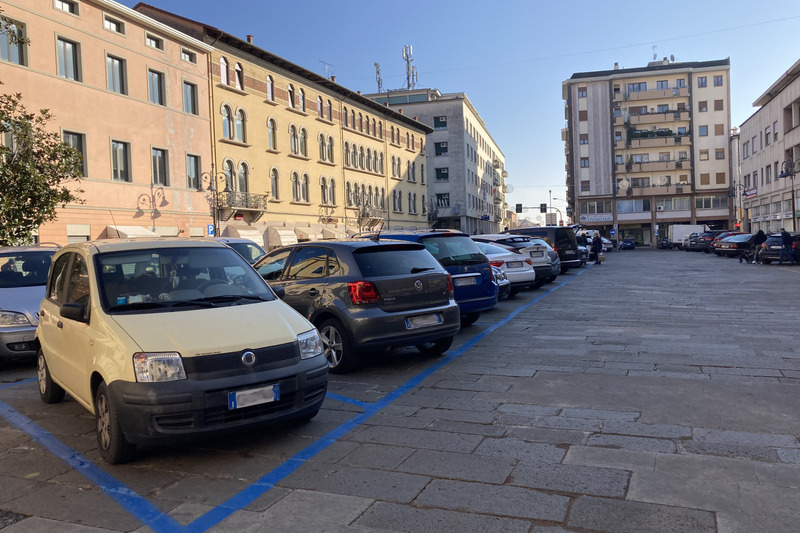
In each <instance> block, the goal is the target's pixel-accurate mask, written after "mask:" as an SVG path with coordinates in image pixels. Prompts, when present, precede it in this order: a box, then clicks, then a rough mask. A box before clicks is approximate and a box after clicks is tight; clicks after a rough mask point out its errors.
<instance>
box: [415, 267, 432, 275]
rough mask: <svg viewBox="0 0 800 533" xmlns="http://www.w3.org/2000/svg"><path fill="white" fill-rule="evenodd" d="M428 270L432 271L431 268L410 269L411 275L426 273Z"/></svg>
mask: <svg viewBox="0 0 800 533" xmlns="http://www.w3.org/2000/svg"><path fill="white" fill-rule="evenodd" d="M428 270H433V267H414V268H412V269H411V273H412V274H417V273H418V272H427V271H428Z"/></svg>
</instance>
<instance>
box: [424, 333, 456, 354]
mask: <svg viewBox="0 0 800 533" xmlns="http://www.w3.org/2000/svg"><path fill="white" fill-rule="evenodd" d="M452 345H453V337H442V338H441V339H438V340H436V341H434V342H425V343H423V344H417V350H419V353H421V354H422V355H426V356H431V357H436V356H439V355H442V354H443V353H444V352H446V351H447V350H449V349H450V346H452Z"/></svg>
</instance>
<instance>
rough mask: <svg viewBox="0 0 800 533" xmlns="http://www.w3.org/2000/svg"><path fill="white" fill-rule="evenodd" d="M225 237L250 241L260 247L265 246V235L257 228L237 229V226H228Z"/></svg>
mask: <svg viewBox="0 0 800 533" xmlns="http://www.w3.org/2000/svg"><path fill="white" fill-rule="evenodd" d="M222 236H223V237H234V238H237V239H250V240H251V241H253V242H254V243H256V244H257V245H259V246H264V233H263V231H262V230H259V229H255V228H237V227H236V226H226V227H225V230H224V231H223V232H222Z"/></svg>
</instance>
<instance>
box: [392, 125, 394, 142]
mask: <svg viewBox="0 0 800 533" xmlns="http://www.w3.org/2000/svg"><path fill="white" fill-rule="evenodd" d="M392 142H394V126H392Z"/></svg>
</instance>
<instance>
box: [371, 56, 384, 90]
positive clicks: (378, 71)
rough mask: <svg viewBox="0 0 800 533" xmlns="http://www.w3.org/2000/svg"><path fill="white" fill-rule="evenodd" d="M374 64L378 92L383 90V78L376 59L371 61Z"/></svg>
mask: <svg viewBox="0 0 800 533" xmlns="http://www.w3.org/2000/svg"><path fill="white" fill-rule="evenodd" d="M373 64H374V65H375V81H377V82H378V92H379V93H382V92H383V80H382V79H381V64H380V63H378V62H377V61H376V62H375V63H373Z"/></svg>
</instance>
